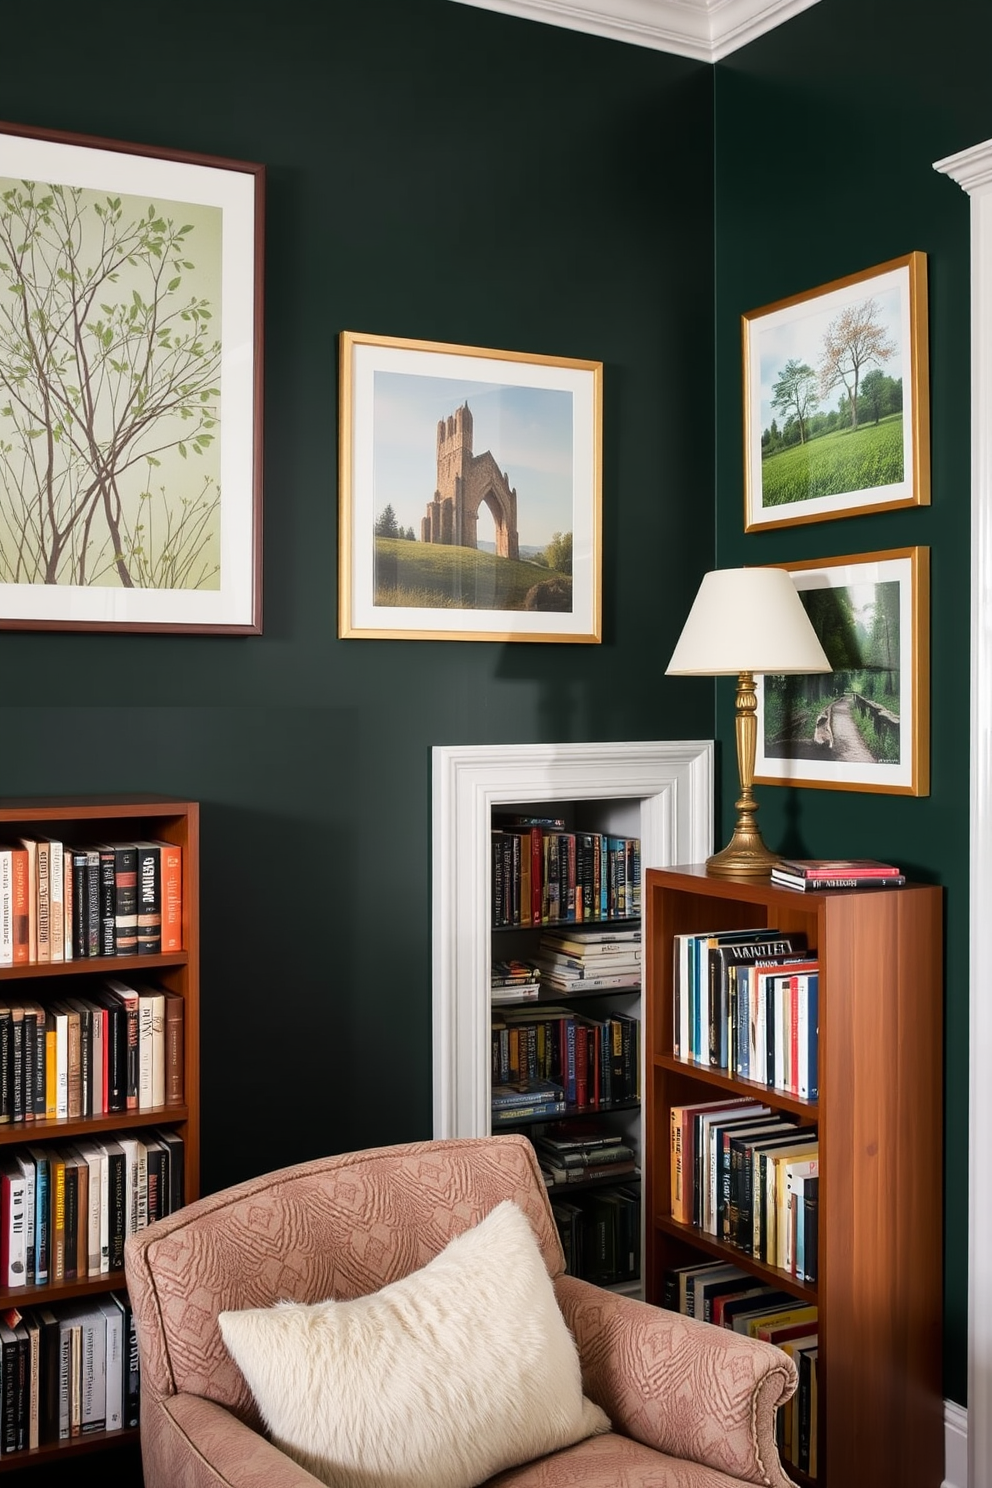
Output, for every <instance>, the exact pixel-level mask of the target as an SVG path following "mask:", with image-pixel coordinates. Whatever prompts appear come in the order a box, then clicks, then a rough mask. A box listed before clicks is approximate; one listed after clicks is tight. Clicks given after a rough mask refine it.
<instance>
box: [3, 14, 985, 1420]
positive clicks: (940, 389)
mask: <svg viewBox="0 0 992 1488" xmlns="http://www.w3.org/2000/svg"><path fill="white" fill-rule="evenodd" d="M927 9H928V8H926V7H924V5H923V3H922V0H876V3H874V4H871V3H869V4H866V3H864V0H861V3H859V4H857V5H856V4H855V3H854V0H821V3H820V4H819V5H816V6H814V7H813V8H812V9H811V10H809V11H806V12H804V13H803V14H802V15H800V16H798V17H796V18H795V19H793V20H792V21H790V22H788V23H787V24H786V25H785V26H783V27H781V28H780V29H779V30H778V31H777V32H775V33H772V34H771V35H770V36H768V37H765V38H762V39H761V40H760V41H758V42H755V43H753V44H752V45H751V46H750V47H747V48H745V49H744V50H742V51H741V52H739V53H737V54H735V55H734V56H732V57H731V58H729V59H728V60H727V61H726V62H723V63H721V64H718V66H717V67H716V68H711V67H709V66H708V65H704V64H697V63H693V62H689V61H686V60H684V59H680V58H676V57H670V56H667V55H665V54H662V53H656V52H651V51H648V50H645V49H642V48H638V47H633V46H624V45H620V44H616V43H612V42H608V41H603V40H600V39H597V38H594V37H587V36H581V35H579V34H577V33H574V32H571V31H568V30H563V29H558V28H555V27H550V26H545V25H541V24H536V23H532V22H526V21H518V20H514V19H511V18H507V17H502V16H497V15H494V14H491V13H489V12H486V11H482V10H476V9H474V8H472V7H469V6H465V5H457V4H452V3H451V0H363V3H361V4H356V5H352V6H349V7H348V10H349V12H350V13H349V14H347V15H345V14H344V13H343V12H344V10H345V7H344V6H343V5H333V6H330V7H324V8H323V10H322V9H321V8H320V7H313V6H312V5H310V4H304V3H302V0H285V3H283V4H282V5H280V6H279V7H278V8H276V7H272V6H268V5H266V6H263V5H261V4H239V5H235V4H233V3H229V0H222V3H219V4H216V5H214V6H212V7H208V8H206V9H200V10H199V11H197V13H196V16H195V19H192V18H184V17H182V16H171V15H170V16H168V17H167V18H166V19H163V17H162V13H161V12H158V11H145V10H142V9H140V8H139V9H137V10H135V9H132V10H131V11H130V12H128V13H127V14H126V16H125V14H124V12H122V11H121V9H120V7H119V6H117V5H110V4H108V3H106V0H97V3H95V4H91V5H90V6H89V7H87V8H86V9H85V11H82V10H80V9H79V7H77V6H74V5H70V4H69V3H68V0H49V4H47V5H46V6H45V7H44V8H43V10H41V11H38V12H35V11H32V10H31V9H27V10H22V11H21V12H19V14H18V17H17V19H16V22H14V23H11V24H12V25H13V27H14V30H15V31H16V33H17V36H16V54H17V56H18V58H19V59H21V60H20V62H19V64H18V66H16V67H6V68H5V69H4V77H3V82H2V83H0V117H2V118H6V119H9V120H13V121H18V122H24V123H33V124H37V125H43V126H46V127H50V128H62V129H66V130H74V131H83V132H87V133H91V134H102V135H106V136H108V137H111V138H117V139H132V140H136V141H141V142H143V143H151V144H160V145H162V146H165V147H168V146H172V147H176V148H184V149H192V150H199V151H204V152H208V153H212V154H219V155H228V156H231V157H235V158H241V159H253V160H260V161H263V162H264V163H265V164H266V166H267V171H268V216H267V275H266V358H265V372H266V411H265V438H266V450H265V580H264V583H265V622H264V624H265V628H264V634H263V636H261V637H258V638H250V639H236V638H222V637H217V638H212V637H181V638H180V637H167V636H152V637H141V636H129V635H121V636H110V637H105V636H79V635H68V636H67V635H63V636H60V635H48V634H36V635H32V634H20V633H18V634H11V633H2V634H0V708H2V719H0V791H2V793H3V794H6V795H18V794H26V793H29V792H89V791H100V790H107V789H112V788H113V789H124V790H127V789H141V788H147V789H159V790H165V791H176V792H179V793H188V794H190V795H191V796H194V797H195V798H197V799H199V800H200V801H201V802H202V810H203V818H202V827H203V867H204V881H203V919H204V927H203V952H204V954H203V1060H204V1081H203V1085H204V1089H203V1097H204V1129H203V1168H204V1183H205V1186H206V1187H208V1188H216V1187H219V1186H221V1185H222V1184H225V1183H228V1182H231V1181H234V1180H235V1179H237V1178H240V1177H243V1176H246V1175H247V1174H249V1173H252V1172H256V1171H260V1170H262V1169H264V1168H266V1167H270V1166H275V1165H276V1164H280V1163H283V1162H288V1161H293V1160H296V1159H299V1158H304V1157H308V1156H312V1155H315V1154H317V1153H320V1152H326V1151H333V1150H343V1149H346V1148H351V1147H355V1146H361V1145H366V1144H368V1143H375V1142H387V1141H399V1140H404V1139H406V1138H413V1137H423V1136H427V1135H429V1134H430V1125H431V1026H430V1018H431V1014H430V890H429V878H430V751H431V746H432V745H434V744H460V743H490V742H538V741H544V740H556V739H560V740H565V741H574V740H601V739H606V740H609V739H623V738H699V737H707V736H710V735H712V734H713V732H714V729H717V730H718V732H719V736H720V738H721V740H722V745H723V748H722V755H723V764H722V785H723V790H722V796H723V800H724V802H725V803H730V802H732V801H733V799H734V797H735V794H736V790H735V785H736V780H735V774H734V763H733V749H732V740H731V737H730V728H729V720H730V714H731V698H730V694H729V693H728V692H726V690H725V689H724V688H723V687H722V686H721V687H720V688H719V689H718V691H717V702H718V708H717V711H716V715H715V718H714V708H713V689H712V686H711V685H710V684H708V683H705V682H693V681H680V682H675V681H668V680H667V679H666V678H665V677H664V675H663V673H664V667H665V665H666V663H667V660H668V656H669V655H670V653H671V649H672V647H673V645H674V642H675V639H676V637H677V635H678V631H679V629H680V627H681V623H682V620H683V618H684V616H685V613H686V611H687V610H688V607H689V604H690V602H691V599H692V596H693V594H694V593H695V589H696V586H697V583H698V579H699V576H700V574H701V573H702V571H703V570H704V569H705V568H707V567H710V566H712V565H713V563H714V561H717V562H719V563H720V564H721V565H723V566H727V565H731V564H738V563H745V562H746V563H753V562H758V561H777V560H784V559H790V558H798V557H806V556H810V557H818V556H823V557H826V556H831V555H840V554H845V553H853V552H859V551H868V550H874V549H880V548H887V547H894V546H900V545H903V544H907V543H911V542H918V543H926V544H928V545H929V546H930V547H931V549H932V556H933V647H934V657H935V664H934V680H933V701H932V713H933V790H932V793H931V795H930V796H929V797H928V798H927V799H925V800H906V799H903V798H894V797H883V796H872V797H865V796H864V795H861V794H858V795H853V794H852V795H848V794H846V793H845V792H840V791H809V790H807V791H789V790H785V789H781V788H779V789H776V788H768V787H765V788H763V789H762V790H761V803H762V804H761V818H762V823H763V826H764V829H765V835H766V838H767V840H768V841H769V843H771V844H772V845H779V844H781V843H783V842H784V841H786V840H789V841H790V842H792V843H794V844H799V843H801V844H803V845H804V846H806V847H807V848H808V850H809V851H810V852H811V853H816V854H831V853H838V854H840V853H844V854H847V853H851V852H856V853H868V854H871V855H888V854H893V855H895V857H896V859H897V860H898V861H901V862H904V863H906V864H907V866H909V867H910V868H912V869H913V870H914V871H915V872H917V873H918V874H919V875H920V876H921V877H926V878H930V879H933V880H935V881H938V882H940V883H943V884H945V885H946V886H947V893H948V932H949V939H950V942H951V944H950V948H949V951H948V1015H947V1039H948V1059H947V1064H948V1077H949V1078H948V1087H949V1096H948V1146H949V1149H950V1151H951V1160H950V1162H949V1173H948V1185H947V1187H948V1199H947V1215H948V1231H949V1240H948V1260H947V1274H948V1284H947V1301H948V1322H947V1383H948V1393H949V1394H950V1395H951V1396H952V1397H953V1398H954V1399H957V1400H964V1398H965V1306H966V1292H965V1248H964V1235H965V1231H966V1161H965V1157H964V1153H965V1151H966V1137H967V1108H966V1103H967V1092H966V1071H967V974H968V969H967V954H966V945H967V875H966V862H967V832H968V821H967V771H968V704H967V676H968V674H967V641H968V584H967V551H968V493H969V473H968V447H969V426H968V315H969V307H968V203H967V198H966V197H965V195H964V193H962V192H961V191H960V190H959V189H958V188H957V187H956V186H954V185H953V184H952V183H950V182H949V181H947V180H946V179H945V178H943V177H939V176H937V175H935V173H934V172H933V171H932V169H931V164H932V162H933V161H934V160H936V159H938V158H939V157H941V156H943V155H945V154H948V153H950V152H952V151H954V150H957V149H961V148H964V147H966V146H968V145H971V144H974V143H976V142H977V141H979V140H980V139H984V138H986V137H988V136H989V135H990V134H992V95H990V94H989V92H988V89H987V86H986V83H987V80H986V77H985V59H987V57H988V55H989V47H988V42H989V35H988V28H989V24H990V21H989V17H988V15H987V14H986V6H985V4H984V0H945V4H944V6H943V7H942V9H941V16H940V34H935V26H934V21H933V17H932V14H928V13H927ZM976 30H977V32H978V34H977V35H976V34H975V33H976ZM972 38H974V40H973V41H972ZM13 46H14V44H13V42H12V41H10V40H8V47H9V48H11V49H13ZM714 92H715V120H716V138H715V140H714ZM714 161H715V190H714ZM714 199H715V202H716V221H715V223H714V208H713V202H714ZM714 244H715V254H716V257H715V263H714ZM911 248H919V249H922V250H924V251H926V253H927V254H928V258H929V264H930V279H931V297H930V301H931V322H930V323H931V367H932V378H933V488H934V489H933V500H934V504H933V506H932V508H931V509H930V510H929V511H910V512H905V513H891V514H888V515H884V514H883V515H878V516H874V517H863V518H859V519H857V520H856V521H848V522H831V523H825V524H816V525H815V526H809V527H806V528H803V529H787V530H786V531H784V532H782V533H763V534H752V535H748V536H745V535H744V533H743V523H742V515H741V514H742V495H741V492H742V480H741V439H740V392H741V389H740V332H739V317H740V314H741V312H742V311H744V310H747V309H751V308H754V307H755V306H757V305H762V304H766V303H768V302H770V301H771V300H774V299H778V298H780V297H782V296H784V295H786V294H790V293H792V292H793V291H797V290H802V289H806V288H811V287H813V286H815V285H817V284H820V283H825V282H827V281H828V280H830V279H832V278H835V277H837V276H839V275H841V274H845V273H848V272H851V271H853V270H856V269H860V268H865V267H868V266H870V265H871V264H874V263H878V262H882V261H884V260H885V259H887V258H889V257H893V256H896V255H898V254H902V253H904V252H906V251H908V250H909V249H911ZM714 285H715V316H714ZM342 329H350V330H356V331H365V332H376V333H385V334H395V335H403V336H411V337H418V338H425V339H435V340H442V341H451V342H460V343H467V344H471V345H477V346H484V347H485V346H490V347H501V348H509V349H514V350H521V351H533V352H550V353H556V354H560V355H567V356H579V357H592V358H597V359H600V360H602V361H603V363H604V366H605V428H604V462H605V463H604V539H605V541H604V596H605V627H604V643H603V645H602V646H598V647H589V646H569V645H551V646H546V645H530V644H518V645H515V646H506V645H500V644H495V643H493V644H478V643H456V642H447V643H440V642H393V641H339V640H338V639H337V638H336V602H337V583H336V564H337V550H336V511H337V505H336V504H337V478H336V440H337V426H336V399H337V380H336V353H337V347H336V336H337V333H338V332H339V331H340V330H342ZM714 347H715V357H716V362H715V365H716V372H715V405H716V412H715V414H714V370H713V367H714ZM714 425H715V431H716V435H715V441H714ZM714 490H715V492H716V499H715V506H714ZM425 499H426V497H425ZM714 554H715V559H714ZM12 696H16V698H17V703H16V705H14V704H12V703H11V697H12ZM731 815H732V813H731V809H730V806H729V804H725V805H724V807H723V809H722V811H721V822H720V824H719V825H718V829H717V837H718V838H720V839H721V840H723V838H725V837H726V835H727V834H728V833H729V828H730V824H731ZM893 1202H898V1195H893ZM935 1202H939V1196H935Z"/></svg>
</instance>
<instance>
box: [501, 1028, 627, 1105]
mask: <svg viewBox="0 0 992 1488" xmlns="http://www.w3.org/2000/svg"><path fill="white" fill-rule="evenodd" d="M491 1034H492V1084H493V1087H494V1090H495V1088H496V1087H498V1086H506V1085H513V1084H516V1083H518V1082H521V1081H546V1082H550V1083H551V1084H552V1085H553V1086H555V1087H558V1088H560V1089H561V1092H562V1097H561V1098H562V1099H563V1100H564V1102H565V1105H566V1106H567V1107H575V1108H577V1109H579V1110H586V1109H597V1108H599V1107H604V1106H610V1105H616V1104H618V1103H620V1102H628V1101H633V1100H638V1099H639V1098H640V1022H639V1021H638V1019H637V1018H635V1017H633V1016H631V1015H630V1014H627V1013H611V1014H609V1015H608V1016H606V1017H602V1018H599V1017H584V1016H582V1015H581V1014H579V1013H576V1012H574V1011H573V1010H572V1009H571V1008H568V1007H565V1006H560V1007H559V1006H556V1005H553V1004H548V1003H546V1004H542V1005H539V1006H536V1007H521V1008H506V1009H504V1010H501V1011H500V1012H495V1011H494V1013H493V1017H492V1028H491Z"/></svg>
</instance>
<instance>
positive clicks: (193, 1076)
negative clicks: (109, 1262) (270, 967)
mask: <svg viewBox="0 0 992 1488" xmlns="http://www.w3.org/2000/svg"><path fill="white" fill-rule="evenodd" d="M39 833H46V834H48V835H49V836H52V837H57V838H59V839H60V840H61V841H63V842H65V843H66V844H68V845H70V846H71V845H75V844H80V843H87V842H94V841H100V840H112V841H119V842H120V841H130V840H132V839H133V840H143V839H147V838H161V839H162V840H163V841H167V842H173V843H176V844H178V845H179V846H180V847H182V849H183V949H182V951H179V952H175V953H172V954H168V955H159V956H93V957H82V958H80V959H78V960H73V961H63V962H54V963H53V962H46V961H41V962H28V963H21V964H19V965H17V966H3V967H0V999H2V998H3V997H4V996H5V995H6V996H9V997H12V998H16V997H18V996H26V997H30V998H32V999H35V1000H37V1001H39V1002H42V1003H45V1002H46V1001H48V1000H49V998H50V997H51V996H52V995H55V994H54V993H53V992H51V991H49V990H48V988H47V987H46V984H48V986H52V985H53V984H54V983H55V982H56V981H61V982H62V983H63V985H62V987H61V988H60V989H59V995H62V996H64V995H66V992H67V988H66V986H65V978H67V977H68V978H74V979H76V980H77V982H78V985H76V986H74V987H73V989H72V990H73V992H74V993H77V994H82V995H85V992H86V979H87V978H89V979H91V980H93V981H98V980H99V979H100V978H102V977H105V976H121V977H124V978H125V979H126V977H127V974H128V973H129V972H138V971H140V972H141V974H142V976H147V975H152V976H153V977H154V978H155V980H156V981H158V982H160V983H161V984H162V985H163V986H166V987H169V988H171V989H172V990H173V991H175V992H178V993H180V994H181V996H182V997H183V999H184V1002H185V1013H184V1019H183V1030H184V1040H185V1045H184V1050H183V1055H184V1071H183V1073H184V1082H185V1092H184V1094H185V1101H184V1103H183V1104H182V1105H169V1106H156V1107H155V1108H153V1109H151V1108H149V1109H146V1110H143V1111H118V1112H111V1113H108V1114H106V1115H100V1116H88V1117H83V1118H78V1119H76V1118H74V1119H72V1120H69V1119H65V1118H63V1119H59V1120H54V1121H53V1120H43V1121H18V1122H6V1123H4V1124H3V1125H0V1156H2V1155H3V1149H4V1148H12V1147H17V1146H24V1145H26V1144H28V1143H32V1144H35V1143H45V1142H49V1141H53V1142H56V1143H58V1142H65V1141H72V1140H74V1139H75V1138H77V1137H84V1136H98V1135H99V1134H100V1133H101V1132H111V1131H126V1130H135V1129H140V1128H142V1127H152V1126H168V1127H170V1128H172V1129H173V1130H175V1131H176V1132H178V1133H179V1135H180V1136H181V1137H182V1139H183V1143H184V1149H183V1151H184V1159H185V1171H184V1180H183V1181H184V1196H185V1199H186V1201H187V1202H189V1201H190V1200H191V1199H194V1198H197V1197H198V1196H199V1187H200V1106H199V1089H200V984H199V953H200V919H199V901H200V869H199V859H200V814H199V805H198V803H197V802H195V801H186V800H181V799H178V798H176V797H172V796H166V795H158V794H155V793H150V792H148V793H146V792H141V793H139V794H136V795H123V794H115V795H104V796H88V797H69V796H33V797H23V798H17V799H14V798H11V797H0V841H10V840H12V839H14V840H16V839H17V838H18V837H31V836H36V835H38V834H39ZM80 979H82V980H80ZM5 989H9V991H8V990H5ZM124 1286H125V1282H124V1272H123V1271H111V1272H107V1273H105V1274H104V1275H102V1276H89V1277H76V1278H73V1279H72V1280H69V1281H60V1282H51V1283H49V1284H47V1285H45V1286H39V1287H35V1286H23V1287H16V1288H12V1289H10V1290H9V1291H6V1292H0V1310H3V1309H6V1308H8V1307H34V1306H40V1305H48V1304H51V1303H56V1304H57V1303H59V1302H65V1301H69V1300H70V1299H73V1298H79V1297H87V1296H99V1295H102V1294H104V1293H107V1292H110V1291H122V1290H123V1289H124ZM138 1439H139V1438H138V1432H137V1430H136V1429H126V1430H123V1431H109V1432H108V1431H98V1432H93V1433H92V1434H91V1435H86V1436H76V1437H72V1438H70V1439H69V1440H68V1441H62V1442H53V1443H48V1444H46V1445H43V1446H40V1447H38V1448H36V1449H35V1450H33V1451H22V1452H14V1453H11V1454H9V1455H5V1456H0V1476H2V1475H3V1474H4V1473H10V1472H16V1471H18V1470H20V1469H22V1468H27V1467H31V1466H33V1465H35V1464H41V1463H52V1462H54V1461H56V1460H58V1461H61V1460H62V1459H63V1458H65V1459H68V1458H75V1457H77V1456H79V1455H81V1454H85V1455H89V1454H92V1453H93V1452H100V1451H106V1450H111V1449H116V1448H119V1447H120V1446H123V1445H131V1446H132V1447H133V1446H134V1445H135V1444H136V1443H137V1441H138ZM67 1470H69V1471H71V1470H72V1469H71V1468H67Z"/></svg>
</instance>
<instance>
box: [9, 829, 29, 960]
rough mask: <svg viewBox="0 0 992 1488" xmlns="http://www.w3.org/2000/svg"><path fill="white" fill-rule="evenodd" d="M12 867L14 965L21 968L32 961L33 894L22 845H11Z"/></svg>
mask: <svg viewBox="0 0 992 1488" xmlns="http://www.w3.org/2000/svg"><path fill="white" fill-rule="evenodd" d="M10 865H11V936H12V939H13V964H14V965H15V966H19V965H21V964H22V963H23V962H25V961H28V960H30V959H31V923H30V904H31V893H30V889H29V885H28V854H27V849H26V848H25V847H24V846H23V845H22V844H18V843H14V844H12V845H11V848H10Z"/></svg>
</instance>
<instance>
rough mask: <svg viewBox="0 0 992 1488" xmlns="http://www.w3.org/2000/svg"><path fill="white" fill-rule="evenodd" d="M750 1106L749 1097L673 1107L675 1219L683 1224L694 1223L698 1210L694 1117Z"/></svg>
mask: <svg viewBox="0 0 992 1488" xmlns="http://www.w3.org/2000/svg"><path fill="white" fill-rule="evenodd" d="M748 1104H749V1098H748V1097H747V1096H732V1097H731V1096H728V1097H727V1098H726V1099H724V1100H709V1101H697V1102H695V1103H690V1104H687V1105H675V1106H672V1107H671V1108H670V1111H669V1124H670V1149H671V1194H672V1218H673V1219H676V1220H678V1222H679V1223H680V1224H692V1222H693V1210H694V1207H695V1206H694V1187H695V1175H694V1161H695V1128H694V1125H693V1120H694V1117H695V1116H696V1115H698V1114H700V1113H702V1112H711V1113H714V1114H715V1113H717V1112H732V1111H736V1110H739V1109H740V1108H741V1107H742V1106H746V1105H748Z"/></svg>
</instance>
